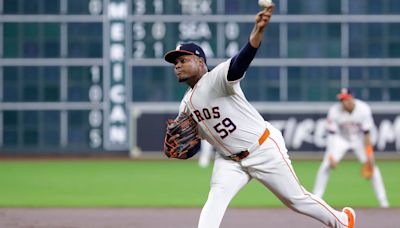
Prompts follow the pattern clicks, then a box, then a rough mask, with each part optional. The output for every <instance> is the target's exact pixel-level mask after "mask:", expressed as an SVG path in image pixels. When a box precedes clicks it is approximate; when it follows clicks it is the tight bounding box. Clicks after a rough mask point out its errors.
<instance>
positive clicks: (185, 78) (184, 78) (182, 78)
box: [178, 75, 190, 82]
mask: <svg viewBox="0 0 400 228" xmlns="http://www.w3.org/2000/svg"><path fill="white" fill-rule="evenodd" d="M189 78H190V77H189V76H187V75H185V76H183V77H179V78H178V82H186V81H187V80H189Z"/></svg>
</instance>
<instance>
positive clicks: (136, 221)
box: [0, 208, 400, 228]
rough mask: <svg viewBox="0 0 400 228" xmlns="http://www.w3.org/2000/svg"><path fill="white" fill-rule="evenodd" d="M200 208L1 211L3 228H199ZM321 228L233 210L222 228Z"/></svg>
mask: <svg viewBox="0 0 400 228" xmlns="http://www.w3.org/2000/svg"><path fill="white" fill-rule="evenodd" d="M356 213H357V223H356V225H357V227H360V228H378V227H379V228H395V227H399V224H400V217H399V215H400V208H394V209H372V208H371V209H356ZM199 214H200V209H198V208H189V209H188V208H181V209H172V208H171V209H170V208H157V209H153V208H100V209H98V208H93V209H91V208H0V228H127V227H132V228H191V227H193V228H195V227H196V226H197V219H198V216H199ZM243 227H251V228H261V227H282V228H286V227H296V228H321V227H323V225H322V224H321V223H319V222H318V221H315V220H313V219H311V218H308V217H306V216H304V215H300V214H297V213H295V212H293V211H290V210H289V209H261V208H260V209H257V208H251V209H244V208H243V209H238V208H229V209H228V210H227V212H226V214H225V217H224V219H223V222H222V225H221V228H243Z"/></svg>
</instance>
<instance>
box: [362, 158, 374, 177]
mask: <svg viewBox="0 0 400 228" xmlns="http://www.w3.org/2000/svg"><path fill="white" fill-rule="evenodd" d="M373 175H374V164H373V162H372V161H370V160H368V161H367V162H365V163H364V164H363V166H362V167H361V176H363V177H364V178H366V179H368V180H369V179H371V178H372V176H373Z"/></svg>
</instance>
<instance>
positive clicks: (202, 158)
mask: <svg viewBox="0 0 400 228" xmlns="http://www.w3.org/2000/svg"><path fill="white" fill-rule="evenodd" d="M213 154H214V147H213V146H212V145H211V144H210V143H208V142H207V141H206V140H202V141H201V148H200V151H199V161H198V162H199V166H200V167H201V168H206V167H208V165H209V164H210V161H211V157H212V156H213Z"/></svg>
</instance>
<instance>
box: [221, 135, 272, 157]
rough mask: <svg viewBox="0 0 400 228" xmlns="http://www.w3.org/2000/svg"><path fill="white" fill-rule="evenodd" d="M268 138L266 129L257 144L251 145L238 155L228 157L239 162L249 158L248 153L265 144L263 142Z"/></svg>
mask: <svg viewBox="0 0 400 228" xmlns="http://www.w3.org/2000/svg"><path fill="white" fill-rule="evenodd" d="M268 136H269V130H268V128H266V129H265V131H264V133H263V134H262V135H261V137H260V138H259V139H258V142H257V143H255V144H253V145H251V146H250V147H249V149H247V150H244V151H241V152H240V153H237V154H232V155H231V156H228V158H230V159H231V160H233V161H237V162H238V161H241V160H242V159H243V158H246V157H247V156H249V154H250V152H253V151H255V150H257V149H258V147H259V146H260V145H261V144H263V143H264V142H265V140H266V139H267V138H268Z"/></svg>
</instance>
